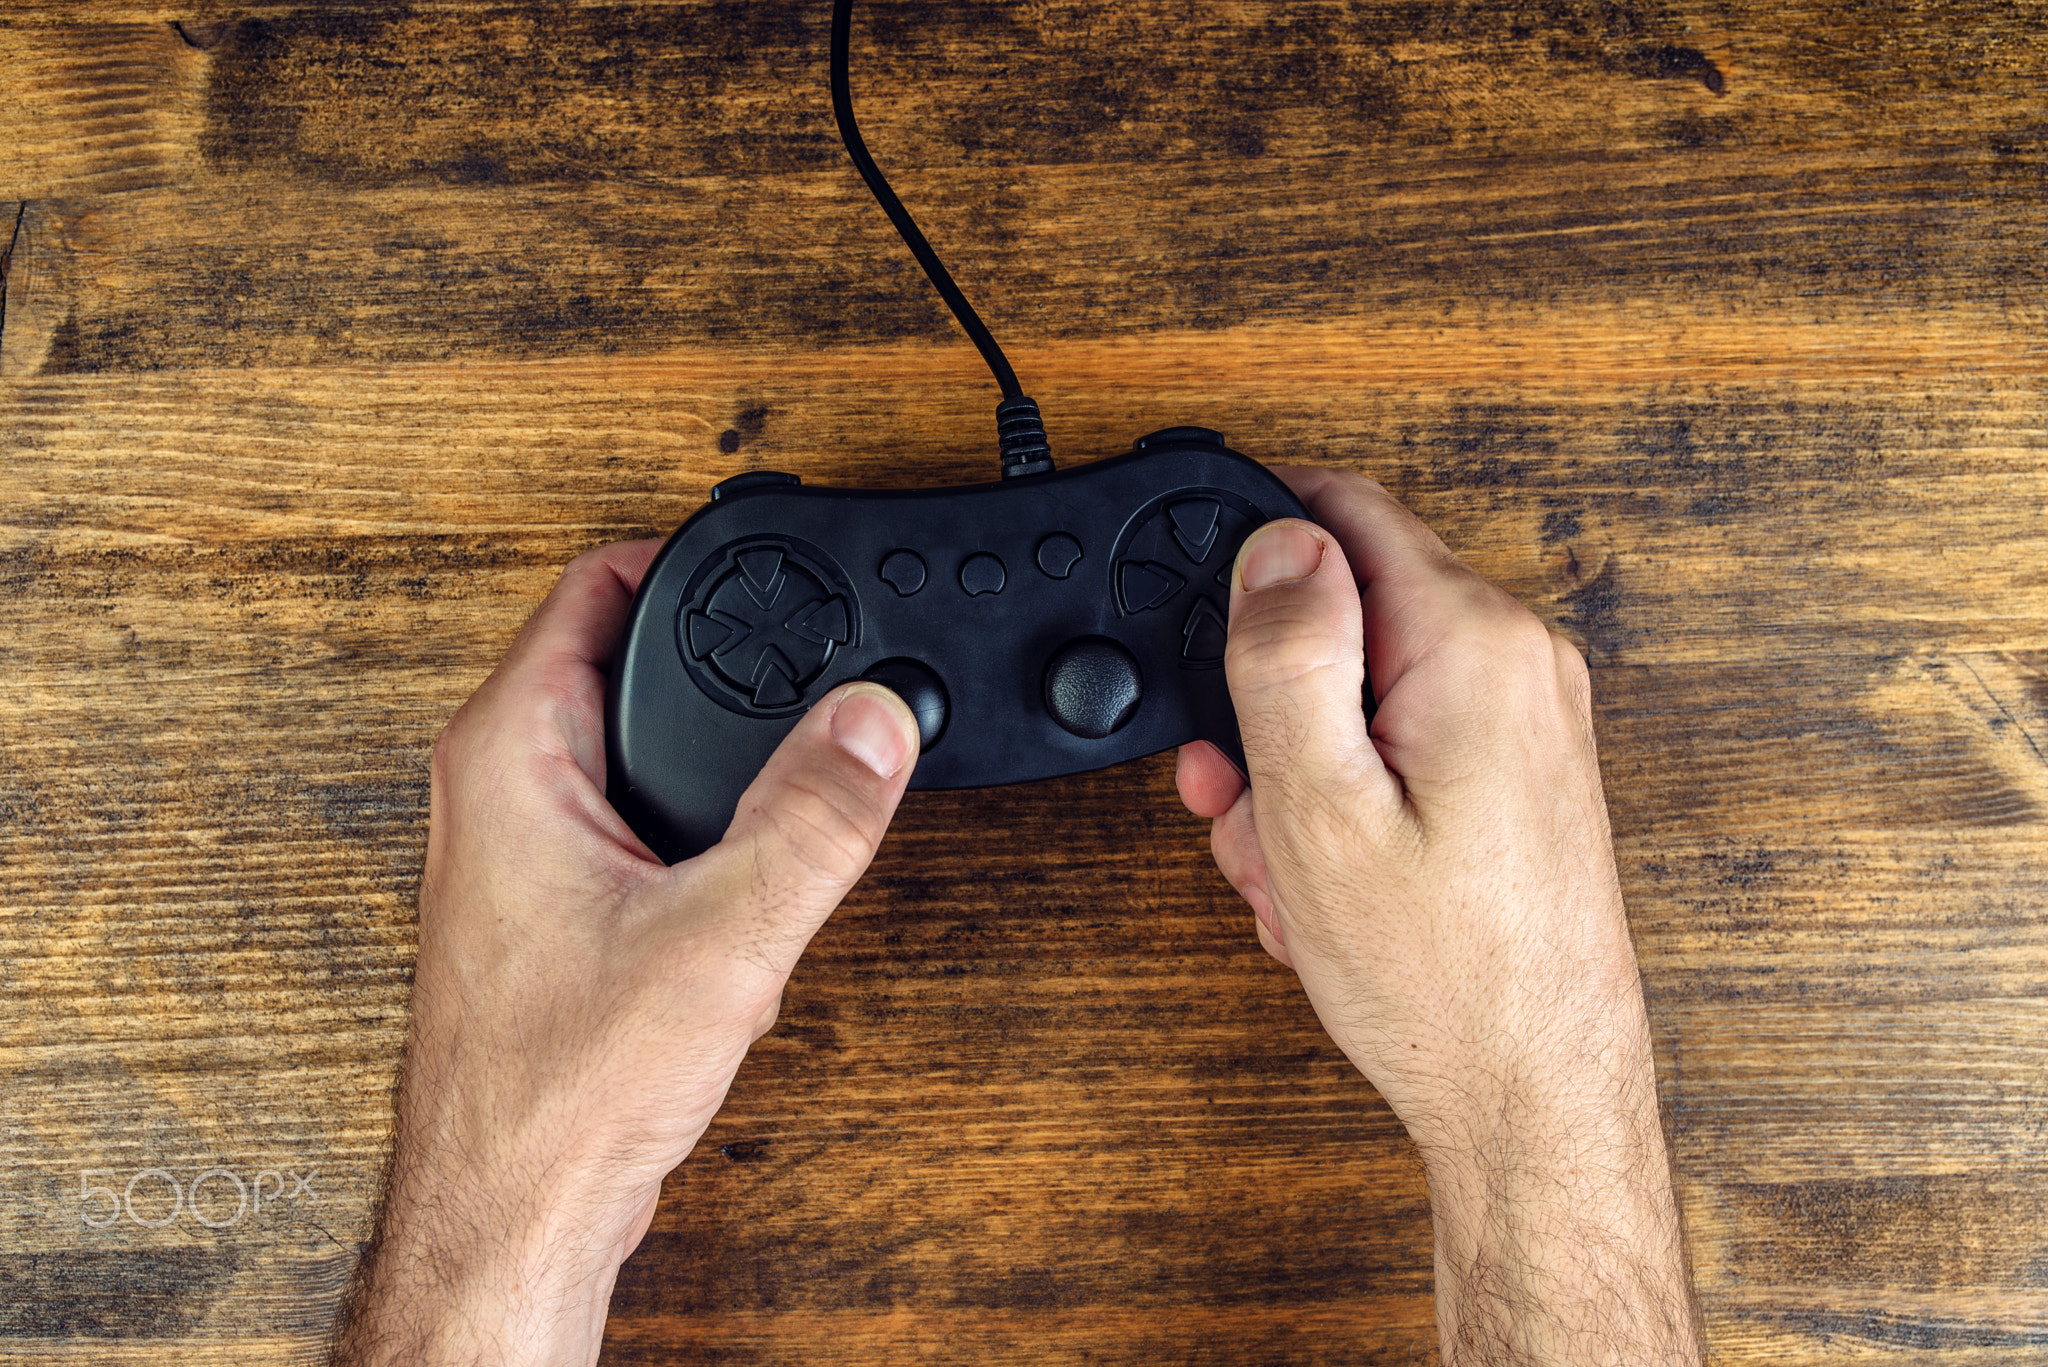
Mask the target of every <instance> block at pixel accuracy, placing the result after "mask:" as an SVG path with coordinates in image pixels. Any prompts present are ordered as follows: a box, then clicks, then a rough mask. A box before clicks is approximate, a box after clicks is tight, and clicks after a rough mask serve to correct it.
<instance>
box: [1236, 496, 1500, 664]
mask: <svg viewBox="0 0 2048 1367" xmlns="http://www.w3.org/2000/svg"><path fill="white" fill-rule="evenodd" d="M1273 473H1274V474H1276V475H1278V476H1279V477H1280V478H1281V479H1282V480H1284V481H1286V483H1287V484H1288V486H1289V487H1290V488H1292V489H1293V490H1294V492H1295V494H1296V495H1297V496H1298V497H1299V498H1300V499H1301V501H1302V502H1303V503H1304V504H1306V505H1307V506H1308V510H1309V516H1310V517H1312V518H1314V519H1315V521H1316V523H1317V525H1319V526H1321V527H1323V528H1325V529H1326V530H1327V531H1328V532H1329V533H1330V535H1331V536H1333V537H1335V538H1336V541H1337V544H1338V545H1339V546H1341V547H1343V550H1344V557H1345V560H1346V562H1347V563H1348V564H1349V565H1350V567H1351V570H1352V572H1353V573H1354V574H1355V575H1356V576H1357V583H1358V585H1359V589H1360V593H1361V596H1362V599H1363V605H1364V622H1363V631H1364V638H1365V646H1366V655H1367V658H1368V659H1370V660H1371V661H1372V686H1373V694H1374V696H1375V697H1377V698H1379V699H1382V700H1384V699H1385V698H1386V696H1387V695H1388V694H1389V693H1391V692H1392V691H1393V690H1394V687H1395V685H1396V684H1398V683H1400V681H1401V679H1402V677H1403V676H1404V675H1406V674H1407V673H1408V671H1409V670H1411V669H1413V668H1414V667H1415V665H1416V664H1417V663H1418V662H1419V661H1421V660H1422V659H1424V658H1426V657H1427V656H1428V655H1429V654H1430V653H1431V652H1432V651H1434V650H1436V649H1438V648H1439V647H1441V646H1442V645H1443V644H1444V642H1445V641H1446V640H1447V639H1449V638H1450V637H1451V636H1452V635H1454V634H1455V633H1457V632H1458V631H1460V630H1463V629H1465V628H1468V627H1470V626H1472V625H1474V624H1475V623H1482V622H1497V621H1501V620H1504V619H1506V618H1508V617H1510V616H1512V617H1514V618H1516V619H1520V618H1522V617H1526V616H1527V615H1528V614H1527V612H1526V610H1525V609H1523V608H1522V607H1521V606H1520V605H1519V604H1517V603H1516V602H1515V600H1514V599H1513V598H1512V597H1510V596H1509V595H1508V594H1507V593H1505V592H1504V591H1502V590H1501V589H1499V588H1496V587H1495V586H1494V585H1493V584H1490V583H1488V582H1487V581H1486V580H1485V579H1484V578H1482V577H1481V576H1480V575H1479V573H1478V571H1476V570H1474V569H1473V568H1472V567H1471V566H1469V565H1467V564H1466V563H1465V562H1464V561H1462V560H1460V559H1458V557H1457V556H1455V555H1453V554H1452V553H1451V550H1450V548H1449V547H1447V546H1445V545H1444V543H1443V541H1442V540H1441V539H1440V538H1439V537H1438V536H1437V534H1436V533H1435V532H1433V531H1431V530H1430V529H1429V528H1428V527H1426V526H1424V525H1423V523H1422V520H1421V519H1420V518H1418V517H1416V516H1415V514H1414V513H1411V512H1409V511H1408V509H1407V508H1406V507H1404V506H1403V505H1402V504H1401V502H1400V501H1399V500H1398V499H1396V498H1395V497H1394V496H1393V495H1392V494H1390V493H1388V492H1387V491H1386V490H1385V489H1383V488H1381V487H1380V486H1379V485H1378V484H1376V483H1374V482H1373V481H1372V480H1370V479H1367V478H1366V477H1365V476H1364V475H1361V474H1358V473H1356V472H1354V471H1350V470H1320V469H1304V468H1301V467H1294V466H1289V467H1281V468H1277V469H1275V470H1274V472H1273ZM1531 620H1532V621H1533V619H1531Z"/></svg>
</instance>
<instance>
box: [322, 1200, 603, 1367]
mask: <svg viewBox="0 0 2048 1367" xmlns="http://www.w3.org/2000/svg"><path fill="white" fill-rule="evenodd" d="M465 1204H466V1203H464V1202H440V1201H434V1200H429V1199H425V1198H424V1194H423V1193H422V1192H420V1191H419V1190H418V1188H417V1187H416V1186H414V1185H413V1184H412V1183H407V1184H405V1187H394V1189H393V1191H392V1193H391V1197H390V1199H389V1200H387V1203H386V1205H385V1208H384V1210H383V1211H382V1213H381V1215H380V1218H379V1221H378V1230H377V1234H376V1236H375V1238H374V1239H373V1241H372V1243H371V1246H370V1248H369V1249H368V1250H367V1251H366V1254H365V1257H364V1260H363V1265H362V1267H361V1269H360V1271H359V1272H358V1274H357V1277H356V1282H355V1285H354V1286H353V1287H352V1288H351V1290H350V1294H349V1296H348V1298H347V1300H346V1301H345V1302H344V1305H343V1308H342V1315H341V1320H340V1323H339V1324H338V1325H337V1332H336V1337H335V1354H334V1359H333V1361H334V1364H335V1367H425V1365H426V1364H437V1365H438V1364H463V1367H469V1365H470V1364H477V1367H483V1365H484V1364H489V1365H490V1367H515V1364H527V1363H531V1364H536V1365H538V1364H548V1365H549V1367H555V1365H556V1364H576V1363H590V1362H595V1361H596V1360H597V1354H598V1348H599V1345H600V1343H601V1342H602V1340H603V1336H604V1322H605V1311H606V1307H607V1304H608V1303H609V1301H610V1299H611V1290H612V1282H613V1279H614V1278H615V1276H616V1275H617V1270H618V1268H617V1263H616V1261H615V1260H614V1259H613V1258H611V1257H610V1256H607V1251H605V1250H595V1251H593V1250H590V1249H589V1248H588V1246H587V1244H588V1241H587V1240H584V1239H578V1238H577V1237H575V1235H574V1234H573V1233H571V1232H569V1231H566V1230H562V1231H555V1232H552V1233H551V1232H550V1231H549V1229H548V1228H547V1222H546V1221H544V1220H542V1221H533V1220H530V1219H528V1218H526V1217H525V1216H524V1214H513V1213H510V1212H503V1211H502V1210H501V1211H498V1212H497V1213H499V1214H504V1215H506V1216H507V1218H506V1220H505V1223H503V1224H499V1223H496V1222H495V1221H494V1220H493V1219H492V1218H491V1215H492V1214H493V1212H492V1211H490V1210H487V1209H485V1208H484V1207H487V1206H492V1205H496V1204H497V1203H495V1202H492V1201H490V1200H489V1199H488V1198H480V1199H479V1200H478V1201H477V1202H476V1204H474V1205H470V1206H468V1208H467V1209H465V1208H464V1205H465Z"/></svg>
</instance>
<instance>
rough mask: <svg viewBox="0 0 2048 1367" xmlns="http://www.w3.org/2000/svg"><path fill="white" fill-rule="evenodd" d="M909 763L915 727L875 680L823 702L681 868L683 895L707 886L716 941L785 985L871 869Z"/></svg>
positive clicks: (900, 704) (839, 691)
mask: <svg viewBox="0 0 2048 1367" xmlns="http://www.w3.org/2000/svg"><path fill="white" fill-rule="evenodd" d="M916 760H917V721H916V718H914V717H913V716H912V715H911V712H910V709H909V708H908V707H906V706H905V705H904V703H903V700H902V699H901V698H899V697H897V696H896V695H895V694H894V693H892V692H890V691H889V690H888V689H886V688H883V687H882V686H881V685H880V684H874V683H851V684H847V685H845V686H844V687H841V688H838V689H835V690H834V691H833V692H831V693H828V694H826V695H825V697H824V698H822V699H820V700H819V702H818V704H817V705H816V706H815V707H813V708H812V709H811V710H810V712H809V713H808V714H807V715H806V716H805V717H804V719H803V720H802V721H800V722H798V723H797V725H796V728H795V729H794V730H792V731H791V732H790V733H789V735H787V736H786V737H784V738H783V741H782V744H781V745H780V746H779V747H778V748H777V749H776V751H775V753H774V754H773V755H772V756H770V757H769V760H768V763H767V765H766V766H764V767H763V768H762V770H761V773H760V775H759V777H757V778H756V779H755V780H754V782H753V783H752V784H751V785H750V786H749V787H748V788H747V791H746V792H745V794H743V795H742V796H741V798H740V802H739V808H738V810H737V811H736V812H735V813H734V815H733V819H732V825H731V826H730V827H728V828H727V830H726V833H725V838H724V839H723V840H721V841H720V842H719V843H718V844H717V845H715V846H713V847H712V848H711V849H710V850H708V851H706V852H705V853H704V854H703V855H701V856H699V857H698V859H696V860H692V861H689V862H688V863H687V864H684V865H679V866H677V867H678V870H687V871H688V872H687V873H686V874H685V875H684V879H683V882H682V884H681V885H680V886H683V887H688V888H691V889H692V891H691V892H690V893H687V894H685V896H686V898H687V899H688V900H693V901H698V900H699V899H697V897H696V896H695V893H696V891H697V890H700V889H701V886H702V885H701V881H700V880H702V879H704V878H709V879H711V880H712V881H713V883H714V884H715V885H716V891H715V892H713V893H712V895H711V897H710V901H709V904H710V905H712V906H714V907H715V908H717V910H715V911H714V912H713V913H712V914H713V917H714V919H715V921H716V922H717V929H718V933H719V934H721V935H722V936H723V937H724V938H725V939H726V940H727V942H728V944H729V945H730V946H731V947H732V948H733V949H734V950H735V951H736V952H737V953H739V954H741V955H742V956H744V957H746V958H748V959H751V960H752V961H753V962H755V963H756V964H758V965H759V966H760V967H761V968H763V969H764V970H766V971H768V972H769V973H770V974H772V975H775V976H776V978H777V979H778V980H779V979H780V978H786V977H787V976H788V974H789V971H790V969H792V968H794V967H795V966H796V960H797V956H798V955H799V954H801V953H802V952H803V948H804V946H805V945H806V944H808V943H810V939H811V936H812V935H814V934H816V933H817V929H818V927H819V926H820V925H822V924H824V921H825V918H826V917H828V916H830V915H831V914H832V910H833V908H835V907H837V906H838V905H839V903H840V901H841V899H843V898H844V897H845V896H846V894H847V892H848V891H849V890H850V889H851V888H852V887H853V885H854V883H855V882H857V881H858V880H859V878H860V876H861V874H862V873H864V872H865V871H866V870H867V866H868V863H869V861H870V860H872V859H873V858H874V855H875V849H876V847H877V846H879V845H880V844H881V843H882V836H883V835H884V834H885V833H886V832H887V831H888V829H889V819H890V818H891V817H892V816H894V815H895V812H896V804H897V803H898V801H900V800H901V799H902V796H903V790H904V788H905V786H906V785H908V784H909V782H910V773H911V769H912V767H913V766H914V764H915V763H916ZM692 864H698V865H701V866H702V867H701V868H699V869H695V870H692V869H690V865H692ZM699 904H700V905H701V904H702V902H701V901H699Z"/></svg>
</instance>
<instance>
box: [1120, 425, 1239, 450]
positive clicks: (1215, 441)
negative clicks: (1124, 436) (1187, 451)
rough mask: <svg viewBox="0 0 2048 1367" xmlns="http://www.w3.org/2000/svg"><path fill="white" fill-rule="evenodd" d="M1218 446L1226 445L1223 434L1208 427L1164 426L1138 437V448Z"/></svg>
mask: <svg viewBox="0 0 2048 1367" xmlns="http://www.w3.org/2000/svg"><path fill="white" fill-rule="evenodd" d="M1183 445H1184V446H1217V447H1221V446H1224V445H1226V443H1225V442H1224V440H1223V434H1222V433H1221V432H1218V431H1215V430H1213V429H1211V428H1207V427H1163V428H1161V429H1160V430H1159V431H1157V432H1148V433H1146V434H1145V435H1144V436H1142V437H1140V438H1138V446H1137V449H1138V450H1140V451H1142V450H1144V449H1145V448H1146V447H1148V446H1183Z"/></svg>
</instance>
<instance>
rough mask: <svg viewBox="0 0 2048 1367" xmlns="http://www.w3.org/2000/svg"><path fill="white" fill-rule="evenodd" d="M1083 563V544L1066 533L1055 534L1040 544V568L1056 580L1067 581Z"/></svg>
mask: <svg viewBox="0 0 2048 1367" xmlns="http://www.w3.org/2000/svg"><path fill="white" fill-rule="evenodd" d="M1080 563H1081V543H1080V542H1079V541H1078V540H1076V539H1075V538H1073V537H1071V536H1069V535H1067V534H1066V533H1065V532H1054V533H1053V534H1052V535H1051V536H1048V537H1046V538H1045V540H1043V541H1041V542H1039V543H1038V568H1039V569H1041V570H1043V571H1044V572H1045V573H1046V574H1047V575H1049V576H1050V577H1052V578H1054V579H1065V578H1066V577H1067V576H1068V575H1070V574H1072V573H1073V572H1074V566H1076V565H1078V564H1080Z"/></svg>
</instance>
